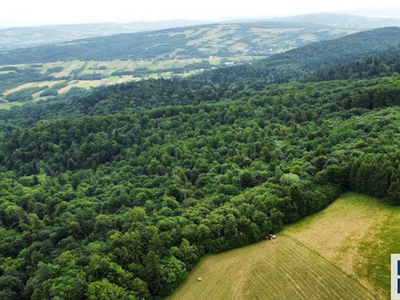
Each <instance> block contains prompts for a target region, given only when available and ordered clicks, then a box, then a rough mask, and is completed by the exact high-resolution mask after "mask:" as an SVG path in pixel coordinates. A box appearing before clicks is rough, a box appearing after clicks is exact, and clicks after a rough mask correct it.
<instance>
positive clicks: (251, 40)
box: [0, 22, 355, 64]
mask: <svg viewBox="0 0 400 300" xmlns="http://www.w3.org/2000/svg"><path fill="white" fill-rule="evenodd" d="M354 32H355V31H354V30H339V29H334V28H332V27H330V26H320V25H314V24H299V23H288V22H255V23H251V22H247V23H240V24H238V23H232V24H213V25H199V26H192V27H184V28H174V29H164V30H160V31H152V32H140V33H130V34H118V35H112V36H105V37H97V38H90V39H80V40H75V41H73V42H66V43H59V44H54V45H43V46H38V47H33V48H26V49H16V50H13V51H8V52H2V53H0V64H10V63H13V64H14V63H35V62H51V61H65V60H75V59H77V60H141V59H165V58H192V57H209V56H234V55H264V56H265V55H271V54H273V53H276V52H279V51H285V50H289V49H292V48H297V47H300V46H304V45H307V44H310V43H312V42H316V41H321V40H328V39H333V38H337V37H341V36H344V35H347V34H351V33H354Z"/></svg>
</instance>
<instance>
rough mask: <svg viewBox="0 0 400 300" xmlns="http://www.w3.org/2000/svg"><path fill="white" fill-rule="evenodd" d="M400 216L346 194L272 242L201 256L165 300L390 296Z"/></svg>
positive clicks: (372, 201)
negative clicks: (392, 257)
mask: <svg viewBox="0 0 400 300" xmlns="http://www.w3.org/2000/svg"><path fill="white" fill-rule="evenodd" d="M399 218H400V217H399V209H398V208H393V207H391V206H387V205H384V204H382V203H381V202H380V201H379V200H377V199H374V198H371V197H367V196H363V195H359V194H354V193H348V194H345V195H343V196H341V197H340V198H339V199H337V200H335V202H334V203H332V204H331V205H330V206H328V207H327V208H326V209H324V210H323V211H321V212H319V213H316V214H315V215H312V216H310V217H307V218H305V219H304V220H301V221H299V222H297V223H295V224H292V225H288V226H286V227H285V228H284V229H283V231H282V232H281V233H280V234H278V235H277V239H276V240H274V241H272V242H268V241H263V242H260V243H258V244H255V245H252V246H248V247H245V248H241V249H237V250H232V251H229V252H226V253H222V254H218V255H212V256H209V257H206V258H205V259H204V260H203V261H202V262H200V263H199V265H198V266H197V267H196V268H195V269H194V270H193V271H192V272H191V274H190V275H189V276H188V278H187V279H186V280H185V282H184V283H183V284H182V285H181V286H180V287H179V288H178V289H177V290H176V292H175V293H174V294H173V295H172V296H171V297H170V298H169V299H222V298H226V299H228V298H229V299H294V298H296V299H389V298H390V253H398V252H399V251H400V245H399V244H398V243H397V242H396V241H397V238H396V237H398V236H399V235H400V229H399V227H398V226H397V224H398V222H399ZM296 241H300V244H297V243H296ZM198 277H201V278H202V282H198V281H197V278H198ZM289 283H290V284H289ZM366 289H368V290H369V291H370V293H368V292H367V291H366Z"/></svg>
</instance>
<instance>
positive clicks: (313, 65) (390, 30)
mask: <svg viewBox="0 0 400 300" xmlns="http://www.w3.org/2000/svg"><path fill="white" fill-rule="evenodd" d="M399 41H400V28H399V27H387V28H379V29H374V30H370V31H363V32H359V33H356V34H352V35H349V36H345V37H341V38H338V39H334V40H329V41H322V42H318V43H313V44H310V45H307V46H304V47H301V48H297V49H293V50H291V51H287V52H285V53H281V54H276V55H273V56H271V57H269V58H266V59H264V60H260V61H258V62H257V63H254V64H252V65H241V66H233V67H230V68H221V69H217V70H213V71H209V72H205V73H203V74H200V75H198V77H199V78H202V79H208V80H211V81H213V82H233V81H239V80H265V79H267V80H269V81H272V82H276V83H282V82H287V81H289V80H296V79H299V78H300V77H301V76H302V75H304V74H306V73H308V72H310V71H313V70H316V69H318V68H319V67H321V66H323V65H328V64H344V63H351V62H354V61H357V60H359V59H362V58H368V57H374V56H380V55H383V54H392V55H394V54H396V53H399V50H400V48H399V47H398V46H399Z"/></svg>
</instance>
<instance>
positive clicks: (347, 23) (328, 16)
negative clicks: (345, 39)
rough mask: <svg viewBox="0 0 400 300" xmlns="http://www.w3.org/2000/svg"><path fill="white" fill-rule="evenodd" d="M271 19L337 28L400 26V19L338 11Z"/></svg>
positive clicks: (273, 19)
mask: <svg viewBox="0 0 400 300" xmlns="http://www.w3.org/2000/svg"><path fill="white" fill-rule="evenodd" d="M269 21H277V22H296V23H313V24H319V25H324V26H332V27H335V28H341V29H344V28H347V29H373V28H379V27H388V26H400V19H395V18H372V17H363V16H354V15H348V14H338V13H313V14H307V15H298V16H290V17H280V18H272V19H269Z"/></svg>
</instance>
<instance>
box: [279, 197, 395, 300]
mask: <svg viewBox="0 0 400 300" xmlns="http://www.w3.org/2000/svg"><path fill="white" fill-rule="evenodd" d="M282 233H284V234H287V235H288V236H290V237H292V238H294V239H296V240H299V241H300V242H301V243H304V244H305V245H307V246H308V247H310V248H311V249H313V250H314V251H316V252H318V253H319V254H320V255H321V256H322V257H324V258H325V259H326V260H328V261H329V262H331V263H332V264H334V265H335V266H337V267H338V268H340V269H341V270H343V271H344V272H346V273H347V274H349V275H350V276H352V277H353V278H355V279H356V280H357V281H359V282H360V283H361V284H362V285H363V286H365V287H366V288H367V289H368V290H370V291H371V292H373V293H374V294H375V295H376V298H378V299H389V298H390V254H391V253H400V242H399V241H400V208H398V207H391V206H388V205H386V204H383V203H381V202H380V201H379V200H377V199H375V198H372V197H368V196H364V195H359V194H355V193H347V194H344V195H342V196H341V197H340V198H339V199H337V200H336V201H335V202H334V203H332V204H331V205H330V206H329V207H328V208H326V209H325V210H323V211H321V212H319V213H317V214H315V215H312V216H309V217H307V218H305V219H303V220H301V221H300V222H297V223H295V224H293V225H290V226H287V227H285V229H284V230H283V232H282Z"/></svg>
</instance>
